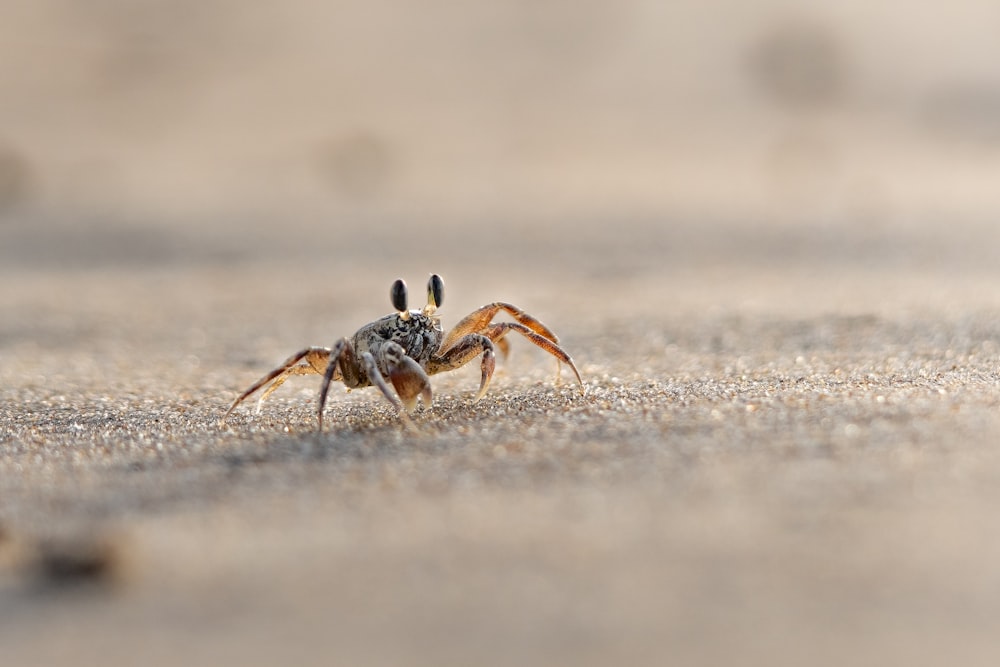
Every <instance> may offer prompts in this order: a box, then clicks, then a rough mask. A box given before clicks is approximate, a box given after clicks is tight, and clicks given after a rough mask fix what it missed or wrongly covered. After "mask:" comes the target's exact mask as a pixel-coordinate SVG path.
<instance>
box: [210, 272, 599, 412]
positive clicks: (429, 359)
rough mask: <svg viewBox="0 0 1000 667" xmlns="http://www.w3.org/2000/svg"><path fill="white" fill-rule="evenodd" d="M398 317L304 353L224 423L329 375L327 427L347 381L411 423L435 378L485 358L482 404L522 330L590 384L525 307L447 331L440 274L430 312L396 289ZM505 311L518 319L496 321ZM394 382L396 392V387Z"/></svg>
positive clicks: (430, 289)
mask: <svg viewBox="0 0 1000 667" xmlns="http://www.w3.org/2000/svg"><path fill="white" fill-rule="evenodd" d="M389 295H390V299H391V301H392V304H393V306H394V307H395V308H396V312H394V313H390V314H388V315H385V316H384V317H380V318H379V319H377V320H375V321H374V322H370V323H368V324H366V325H365V326H363V327H361V328H360V329H358V330H357V331H356V332H355V333H354V335H353V336H350V337H345V338H341V339H340V340H338V341H337V342H336V343H335V344H334V345H333V346H332V347H307V348H305V349H303V350H300V351H299V352H296V353H295V354H293V355H292V356H291V357H289V358H288V359H287V360H285V362H284V363H283V364H282V365H281V366H279V367H277V368H275V369H274V370H273V371H271V372H270V373H268V374H267V375H265V376H264V377H263V378H261V379H260V380H258V381H257V382H255V383H254V384H252V385H251V386H250V387H249V388H248V389H247V390H246V391H244V392H243V393H242V394H240V396H239V397H237V398H236V400H235V401H233V404H232V405H231V406H230V407H229V410H228V411H227V412H226V414H225V415H224V416H223V417H222V422H223V423H225V421H226V419H227V418H228V417H229V415H230V414H231V413H232V411H233V410H234V409H235V408H236V406H238V405H239V404H240V403H242V402H243V401H244V400H245V399H246V398H248V397H249V396H250V395H252V394H253V393H255V392H256V391H257V390H259V389H261V388H263V387H265V386H266V387H267V388H266V389H264V392H263V393H262V394H261V397H260V399H259V400H258V403H257V410H258V411H259V410H260V405H261V403H263V401H264V399H266V398H267V397H268V396H269V395H270V394H271V393H272V392H274V390H275V389H277V388H278V387H279V386H281V385H282V384H283V383H284V382H285V380H287V379H288V377H290V376H292V375H308V374H317V375H322V376H323V382H322V383H321V385H320V393H319V408H318V420H319V428H320V429H322V428H323V407H324V405H325V403H326V397H327V393H328V391H329V389H330V383H331V382H333V381H334V380H338V381H340V382H343V384H344V385H345V386H346V387H347V388H348V389H357V388H361V387H369V386H375V387H378V389H379V391H381V393H382V395H383V396H384V397H385V398H386V400H388V401H389V402H390V403H392V404H393V405H394V406H395V407H396V408H397V409H398V410H399V413H400V415H401V416H402V418H403V419H404V420H407V419H408V416H407V413H408V412H412V411H413V410H414V409H415V408H416V405H417V400H418V399H420V400H422V401H423V403H424V405H425V406H427V407H430V404H431V398H432V393H431V386H430V380H429V376H430V375H434V374H435V373H441V372H444V371H449V370H454V369H456V368H459V367H461V366H464V365H465V364H466V363H468V362H469V361H471V360H472V359H474V358H476V357H480V356H481V362H480V369H481V371H482V378H481V380H480V384H479V393H478V394H477V395H476V398H475V400H476V401H478V400H479V399H480V398H482V396H483V394H485V393H486V389H487V387H488V386H489V383H490V379H491V378H492V377H493V371H494V369H495V365H496V362H495V353H494V350H495V348H499V349H500V351H501V353H502V354H504V355H506V354H507V351H508V349H509V344H508V342H507V341H506V339H505V337H506V335H507V334H508V333H509V332H511V331H516V332H517V333H519V334H521V335H522V336H524V337H525V338H527V339H528V340H529V341H531V342H532V343H534V344H535V345H537V346H538V347H540V348H542V349H543V350H545V351H546V352H548V353H550V354H551V355H553V356H554V357H556V359H558V360H559V362H560V363H564V364H566V365H568V366H569V367H570V369H571V370H572V371H573V375H574V376H575V377H576V380H577V382H579V383H580V386H581V387H583V380H582V379H581V378H580V372H579V371H578V370H577V368H576V364H574V363H573V359H572V358H570V356H569V355H568V354H566V352H565V351H563V349H562V348H561V347H559V344H558V338H556V335H555V334H554V333H553V332H552V331H551V330H549V328H548V327H546V326H545V325H544V324H542V323H541V322H540V321H538V320H537V319H535V318H534V317H532V316H531V315H528V314H527V313H525V312H524V311H523V310H521V309H520V308H518V307H516V306H513V305H511V304H509V303H504V302H501V301H497V302H494V303H490V304H487V305H485V306H483V307H481V308H478V309H476V310H474V311H473V312H471V313H470V314H468V315H467V316H465V317H464V318H463V319H462V320H460V321H459V323H458V324H456V325H455V326H454V327H453V328H452V329H451V330H449V331H448V332H447V333H445V331H444V329H442V327H441V319H440V318H439V317H438V316H437V315H436V311H437V308H438V306H440V305H441V303H442V301H443V299H444V283H443V282H442V280H441V278H440V276H437V275H432V276H431V278H430V281H429V282H428V284H427V305H426V306H425V307H424V308H423V309H422V310H410V309H408V308H407V304H406V302H407V291H406V283H404V282H403V281H402V280H397V281H396V282H395V283H393V285H392V288H391V289H390V291H389ZM501 311H504V312H506V313H507V314H508V315H510V316H511V317H512V318H513V319H514V320H515V321H513V322H496V323H494V322H493V318H494V317H495V316H496V315H497V314H498V313H499V312H501ZM390 385H391V388H390Z"/></svg>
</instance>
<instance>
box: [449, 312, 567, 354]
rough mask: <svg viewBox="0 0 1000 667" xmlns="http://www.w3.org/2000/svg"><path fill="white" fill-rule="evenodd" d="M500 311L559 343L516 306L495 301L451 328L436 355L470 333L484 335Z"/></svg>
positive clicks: (554, 336)
mask: <svg viewBox="0 0 1000 667" xmlns="http://www.w3.org/2000/svg"><path fill="white" fill-rule="evenodd" d="M501 310H503V311H506V312H507V313H508V314H509V315H510V316H511V317H513V318H514V319H515V320H517V321H518V322H519V323H520V324H522V325H524V326H525V327H527V328H528V329H530V330H531V331H533V332H535V333H536V334H538V335H539V336H541V337H543V338H548V339H549V340H550V341H552V342H553V343H558V342H559V339H558V338H557V337H556V335H555V334H554V333H553V332H552V330H551V329H549V328H548V327H547V326H545V325H544V324H542V323H541V322H540V321H538V320H537V319H536V318H534V317H533V316H531V315H529V314H528V313H526V312H524V311H523V310H521V309H520V308H518V307H517V306H514V305H511V304H509V303H504V302H502V301H497V302H494V303H490V304H487V305H485V306H483V307H482V308H478V309H476V310H474V311H472V312H471V313H469V314H468V315H466V316H465V317H463V318H462V319H461V320H460V321H459V322H458V324H456V325H455V326H454V327H452V329H451V331H449V332H448V334H447V335H446V336H445V337H444V340H442V341H441V346H440V347H439V348H438V354H444V353H445V352H447V351H448V350H449V349H450V348H451V347H452V346H454V345H455V344H456V343H457V342H458V341H459V340H460V339H461V338H462V337H463V336H467V335H468V334H472V333H484V332H485V330H486V328H487V327H488V326H489V325H490V322H492V321H493V318H494V317H496V316H497V313H499V312H500V311H501Z"/></svg>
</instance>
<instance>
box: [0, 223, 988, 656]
mask: <svg viewBox="0 0 1000 667" xmlns="http://www.w3.org/2000/svg"><path fill="white" fill-rule="evenodd" d="M586 225H589V226H586ZM613 227H614V226H613V225H608V226H601V225H598V224H596V223H593V222H587V221H582V222H581V221H576V220H567V221H565V222H564V223H563V224H562V225H554V226H553V225H551V224H550V226H548V227H545V231H543V232H536V236H538V237H540V238H538V239H537V240H535V241H534V242H533V241H532V239H531V238H530V236H528V235H529V234H530V232H529V231H528V230H526V229H525V230H520V231H519V232H518V234H510V233H507V232H504V233H490V232H487V231H484V232H483V233H484V235H486V236H487V237H489V238H490V239H491V242H492V246H491V248H490V252H489V256H488V258H480V257H479V256H478V255H476V254H475V253H470V252H469V251H468V250H467V249H463V248H462V247H461V246H460V244H459V243H457V242H455V243H449V244H448V245H447V247H438V248H436V249H435V248H432V247H431V244H430V243H428V242H417V243H416V244H415V247H414V248H413V250H414V251H413V252H412V254H411V253H410V252H409V251H408V250H407V249H405V248H403V247H400V246H394V245H392V244H391V243H390V242H388V241H387V240H386V238H387V237H391V234H389V233H387V234H383V233H381V232H375V231H373V232H370V233H369V236H370V237H369V238H361V239H359V241H360V243H357V244H356V247H361V248H364V247H370V248H378V247H386V248H389V249H390V250H389V251H388V252H387V253H386V255H387V259H388V261H381V260H380V261H377V262H371V261H370V260H371V259H372V255H371V254H366V253H364V252H359V253H357V254H354V255H351V256H347V257H341V258H339V259H338V261H335V262H331V261H330V260H329V258H328V256H327V254H326V253H325V252H324V251H323V248H324V247H331V246H333V245H334V243H335V241H336V238H335V235H334V234H330V235H329V237H322V240H323V241H325V242H328V243H329V246H327V244H326V243H316V244H312V245H308V246H305V247H300V248H297V247H293V246H292V245H291V244H289V245H288V246H287V247H282V246H280V244H279V246H278V248H279V252H278V253H277V257H275V252H274V250H275V246H273V245H269V246H268V247H267V248H268V252H267V253H265V252H263V250H258V251H254V250H253V248H252V247H251V246H246V247H245V249H244V251H241V252H240V253H236V254H234V255H233V256H231V257H228V258H226V259H222V260H220V259H218V258H217V255H215V254H214V253H213V252H212V251H213V250H219V248H214V249H213V248H212V247H211V245H210V243H209V242H208V241H206V242H204V243H202V244H201V245H200V246H199V248H198V249H197V250H194V249H193V250H192V252H191V254H190V255H189V256H186V257H185V256H180V255H172V254H170V253H167V254H165V256H163V257H158V258H157V257H154V258H152V259H145V260H142V261H133V260H132V259H130V258H129V256H128V255H129V253H128V250H127V249H124V250H123V249H121V248H118V249H115V246H114V245H113V243H112V242H110V241H109V242H108V243H106V244H95V246H99V247H103V249H102V250H99V251H94V252H90V253H88V252H87V251H79V252H77V253H76V258H77V261H76V262H75V263H62V262H56V261H47V260H45V257H44V254H40V255H38V256H33V255H32V252H33V251H32V250H31V248H30V247H28V246H27V245H22V246H21V247H19V248H14V246H12V245H10V244H8V245H6V246H5V250H4V253H5V255H6V257H7V264H6V268H5V269H4V289H3V290H0V295H2V302H0V322H2V325H0V354H2V359H3V363H2V365H0V397H2V404H0V406H2V407H0V488H2V489H3V493H2V496H0V527H2V537H0V616H2V618H3V622H2V623H0V646H3V649H2V650H3V655H4V656H5V657H4V663H5V664H12V665H13V664H25V665H26V664H60V663H69V662H72V663H73V664H78V665H86V664H102V665H117V664H134V663H135V661H136V660H141V661H142V662H143V663H144V664H150V665H160V664H163V665H166V664H275V663H277V662H286V663H287V662H294V663H296V664H331V663H332V664H352V665H356V664H420V665H424V664H426V665H442V664H479V665H493V664H497V665H499V664H583V665H588V664H594V665H596V664H611V663H614V664H665V663H679V664H720V663H731V662H740V663H742V664H762V665H763V664H769V665H771V664H803V663H808V664H830V665H834V664H844V663H845V662H850V663H852V664H872V663H876V662H878V663H887V662H889V663H901V662H904V661H906V662H909V663H912V664H939V663H940V662H941V661H943V660H946V659H947V660H953V661H959V662H962V663H963V664H988V663H992V662H993V661H995V660H996V658H997V652H996V642H995V633H994V632H993V631H994V628H995V619H996V616H997V612H998V611H1000V570H998V569H997V567H996V563H997V562H998V561H997V557H998V556H1000V540H998V538H997V536H996V531H993V530H991V526H992V523H993V516H994V514H995V511H996V509H997V507H998V503H1000V492H998V489H1000V486H998V485H997V482H998V478H1000V458H998V453H997V450H996V442H997V436H998V433H1000V430H998V429H1000V420H998V412H997V407H998V404H1000V385H998V374H997V370H996V366H997V360H998V355H1000V304H998V303H997V297H996V296H995V290H991V289H990V287H991V286H992V285H993V284H995V283H996V278H997V275H996V272H995V269H994V267H993V266H992V265H991V264H990V262H989V261H987V260H988V257H986V258H984V257H983V254H982V252H981V251H980V252H979V253H978V254H977V250H976V249H977V248H980V249H981V248H982V245H981V244H980V243H979V241H982V240H983V238H985V237H984V236H982V234H984V233H985V232H982V230H980V232H979V233H980V234H981V235H980V236H979V237H976V240H977V243H975V244H972V245H970V246H965V245H963V244H964V243H965V242H964V241H956V240H954V239H951V240H949V238H950V237H948V236H946V235H941V234H940V233H935V232H933V231H932V230H928V229H916V230H911V231H910V232H908V233H904V232H905V230H902V231H901V230H891V231H892V234H891V235H889V234H887V235H885V236H884V237H881V238H875V239H874V242H871V239H867V240H865V239H866V236H865V235H866V234H868V232H866V231H864V230H857V229H855V230H853V231H851V230H848V231H850V232H851V234H853V237H849V238H848V240H849V239H850V238H854V239H855V240H857V239H862V240H864V241H865V242H864V243H862V242H860V241H859V242H858V243H857V244H856V245H851V243H846V244H842V246H841V247H838V246H837V245H836V244H822V243H817V244H816V245H815V247H811V246H810V245H809V244H808V243H804V242H801V240H796V236H795V235H794V234H791V233H779V232H780V230H779V232H774V233H765V232H764V231H761V230H759V229H754V228H746V227H733V228H730V229H724V228H722V229H720V228H719V227H711V228H696V227H691V226H688V227H684V226H682V225H677V224H673V225H672V224H669V223H668V222H663V223H662V224H661V223H658V222H656V221H653V222H652V223H649V224H645V225H643V226H638V225H637V226H635V227H633V228H632V234H630V235H629V237H628V238H629V239H632V240H628V239H623V238H622V236H621V235H620V234H616V233H614V232H613V231H611V230H612V229H613ZM387 229H391V228H387ZM435 229H436V230H437V231H438V232H440V236H443V237H446V236H447V235H448V234H450V233H451V232H453V231H455V230H454V229H452V228H448V227H446V226H444V225H438V227H436V228H435ZM483 229H484V230H485V229H487V228H486V227H483ZM580 229H586V230H587V234H585V235H583V234H577V233H576V232H578V231H579V230H580ZM21 231H22V232H23V236H22V238H27V237H31V236H32V235H31V234H30V233H28V232H26V231H25V230H24V229H23V228H22V229H21ZM7 233H8V235H9V236H8V239H10V238H14V234H13V232H12V231H11V230H10V229H8V230H7ZM562 235H565V236H566V238H569V239H570V240H569V241H568V242H566V243H565V244H561V243H559V242H558V238H560V237H561V236H562ZM459 236H460V235H459ZM107 238H108V239H113V238H114V237H113V235H110V234H109V235H108V237H107ZM177 243H178V245H179V247H184V245H185V243H187V241H185V240H184V239H183V238H181V239H180V240H178V241H177ZM206 244H207V245H206ZM880 244H881V245H880ZM890 246H891V247H895V248H897V249H902V250H901V251H900V252H899V253H898V254H897V255H896V256H895V257H893V256H892V255H891V254H888V253H885V254H883V256H886V257H888V259H886V260H885V261H876V259H875V255H878V254H880V253H883V252H884V250H885V248H888V247H890ZM296 248H297V249H296ZM682 248H690V249H692V250H691V252H690V253H685V252H683V251H682V250H681V249H682ZM858 248H862V249H863V248H868V249H870V253H871V255H872V256H870V257H869V256H866V253H865V251H864V250H858ZM95 253H96V254H95ZM977 256H978V257H980V260H976V259H975V258H976V257H977ZM514 257H517V262H518V264H517V265H516V266H514V265H512V264H511V261H512V258H514ZM962 257H966V258H971V259H969V260H968V261H964V260H960V259H959V258H962ZM432 270H433V271H437V272H439V273H441V274H442V275H443V276H444V278H445V283H446V290H447V292H446V293H447V297H446V303H445V307H444V309H443V313H442V315H443V317H444V321H445V324H446V325H447V324H449V323H454V322H455V321H457V320H458V319H459V317H460V316H461V315H463V314H464V313H466V312H468V311H470V310H472V308H474V307H476V306H478V305H481V304H482V303H485V302H487V301H490V300H493V299H503V300H507V301H511V302H513V303H516V304H518V305H520V306H521V307H523V308H525V309H526V310H527V311H528V312H531V313H533V314H535V315H536V316H538V317H539V318H540V319H542V320H543V321H545V322H546V323H547V324H548V325H549V326H551V327H552V328H553V329H554V330H555V331H556V332H557V333H558V334H559V335H560V337H561V341H562V344H563V345H564V347H565V348H566V349H567V350H568V351H570V353H571V354H572V355H573V357H574V358H575V360H576V362H577V364H578V365H579V368H580V371H581V373H582V374H583V376H584V379H585V384H586V391H585V393H584V394H581V392H580V391H579V389H578V388H577V387H576V385H575V383H573V382H572V381H571V378H570V376H569V374H568V373H567V372H566V371H565V370H564V371H563V373H562V381H561V382H558V383H557V382H556V380H555V364H554V363H553V362H552V360H551V358H549V357H547V356H546V355H545V354H544V353H543V352H541V351H538V350H535V349H534V348H532V346H531V345H530V344H528V343H527V342H526V341H524V340H515V341H513V343H514V345H513V348H514V349H513V354H512V355H511V357H510V359H508V360H507V361H506V362H505V363H502V364H501V367H500V370H499V371H498V375H497V377H496V379H495V380H494V384H493V386H492V387H491V389H490V392H489V393H488V395H487V396H486V398H484V399H483V400H482V401H481V402H480V403H478V404H474V405H473V404H472V403H471V398H472V396H473V395H474V392H475V389H476V387H477V382H478V377H477V370H478V369H477V368H467V369H463V370H461V371H459V372H456V373H453V374H449V375H442V376H436V377H434V378H433V380H434V390H435V399H434V405H433V409H432V410H430V411H427V412H421V413H419V414H418V415H417V416H416V417H415V425H416V430H415V431H410V430H407V429H405V428H403V427H402V426H401V424H400V421H399V420H398V418H397V417H396V416H395V415H394V414H393V410H392V408H391V407H390V406H389V405H388V403H386V402H385V401H384V400H382V399H381V398H380V397H379V396H378V394H377V392H374V391H372V390H365V391H355V392H351V393H350V394H348V393H345V392H343V391H342V390H340V389H335V391H334V392H333V393H332V399H331V401H330V404H329V407H328V412H327V423H328V428H327V430H325V431H324V432H323V433H317V432H316V430H315V428H316V423H315V414H314V409H315V399H316V393H317V389H318V384H319V378H318V377H316V376H308V377H300V378H293V379H292V380H290V381H289V382H288V383H287V384H286V386H285V387H283V388H282V389H281V390H280V391H279V392H277V393H276V394H274V395H273V397H272V398H271V399H270V400H269V401H268V402H267V403H265V404H264V407H263V411H262V412H261V414H259V415H255V414H254V413H253V410H252V408H253V405H252V402H251V403H248V404H247V405H246V406H245V408H244V407H241V408H240V409H239V410H238V411H237V412H236V413H235V414H234V415H233V417H232V418H231V420H230V421H231V423H230V427H229V428H227V429H221V428H220V427H219V425H218V422H219V417H220V416H221V414H222V413H223V412H224V411H225V409H226V407H227V406H228V403H229V402H230V401H231V400H232V399H233V397H234V396H235V395H236V393H237V392H238V391H240V390H242V389H243V388H244V387H246V386H248V385H249V384H250V383H251V382H252V381H253V380H255V379H256V378H257V377H258V376H260V375H261V374H263V373H264V372H266V371H267V370H269V369H270V368H272V367H273V366H274V365H276V364H277V363H278V362H280V361H281V360H282V359H284V357H285V356H287V355H288V354H290V353H291V352H293V351H295V350H296V349H299V348H300V347H302V346H305V345H308V344H326V345H329V344H331V343H332V341H333V340H334V339H335V338H336V337H338V336H340V335H344V334H347V333H350V332H351V331H353V330H354V329H355V328H357V327H358V326H360V325H361V324H363V323H364V322H366V321H368V320H370V319H374V318H375V317H377V316H380V315H382V314H384V313H385V312H387V311H388V310H389V309H390V308H389V301H388V287H389V284H390V283H391V281H392V280H393V279H395V278H396V277H404V278H406V279H407V280H408V281H409V282H410V284H411V285H421V284H423V281H424V280H425V279H426V275H427V274H428V273H429V272H430V271H432ZM415 291H419V290H415ZM474 366H476V364H474Z"/></svg>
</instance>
